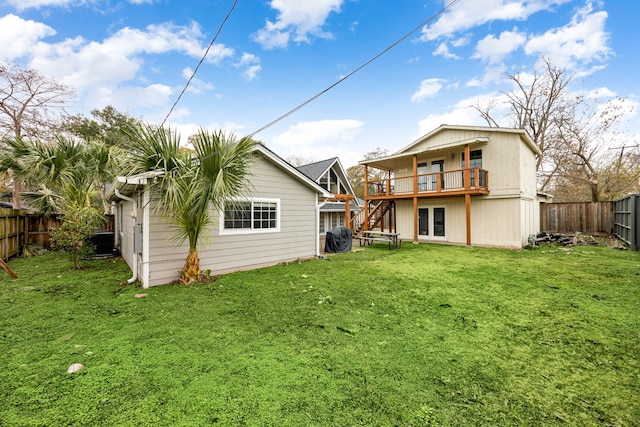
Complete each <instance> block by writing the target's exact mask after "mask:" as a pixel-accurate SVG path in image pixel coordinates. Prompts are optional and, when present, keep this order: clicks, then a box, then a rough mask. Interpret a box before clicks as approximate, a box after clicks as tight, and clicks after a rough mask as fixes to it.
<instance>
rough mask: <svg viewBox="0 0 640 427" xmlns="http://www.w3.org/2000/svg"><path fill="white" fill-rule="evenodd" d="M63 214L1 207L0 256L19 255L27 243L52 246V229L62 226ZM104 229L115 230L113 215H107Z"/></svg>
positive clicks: (7, 257) (11, 256)
mask: <svg viewBox="0 0 640 427" xmlns="http://www.w3.org/2000/svg"><path fill="white" fill-rule="evenodd" d="M60 217H61V215H52V216H49V217H44V216H42V215H39V214H29V213H27V212H26V211H23V210H16V209H0V256H1V257H2V259H4V260H7V259H9V258H13V257H16V256H19V255H20V254H21V253H22V248H23V247H24V246H25V245H36V246H41V247H43V248H48V247H50V246H51V230H52V229H54V228H57V227H59V226H60ZM103 230H104V231H113V215H107V218H106V221H105V223H104V226H103Z"/></svg>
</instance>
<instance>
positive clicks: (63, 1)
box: [6, 0, 86, 11]
mask: <svg viewBox="0 0 640 427" xmlns="http://www.w3.org/2000/svg"><path fill="white" fill-rule="evenodd" d="M85 3H86V1H85V0H6V4H8V5H10V6H13V7H15V8H16V9H17V10H19V11H23V10H26V9H39V8H41V7H45V6H60V7H65V6H72V5H81V4H85Z"/></svg>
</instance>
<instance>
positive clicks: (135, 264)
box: [115, 187, 138, 285]
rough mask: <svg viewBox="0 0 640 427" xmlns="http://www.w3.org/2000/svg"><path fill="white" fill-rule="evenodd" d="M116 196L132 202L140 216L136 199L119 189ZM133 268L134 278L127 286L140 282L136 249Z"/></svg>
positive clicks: (134, 210) (134, 211) (135, 211)
mask: <svg viewBox="0 0 640 427" xmlns="http://www.w3.org/2000/svg"><path fill="white" fill-rule="evenodd" d="M115 190H116V191H115V195H116V196H118V197H119V198H121V199H122V200H126V201H127V202H131V203H133V214H134V215H137V214H138V202H136V201H135V199H133V198H131V197H129V196H125V195H124V194H121V193H120V190H118V188H117V187H116V189H115ZM132 262H133V266H132V270H133V276H131V278H130V279H129V280H127V285H130V284H132V283H133V282H135V281H136V280H138V254H137V253H136V250H135V248H134V249H133V260H132Z"/></svg>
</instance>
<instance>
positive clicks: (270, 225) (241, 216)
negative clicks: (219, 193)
mask: <svg viewBox="0 0 640 427" xmlns="http://www.w3.org/2000/svg"><path fill="white" fill-rule="evenodd" d="M220 222H221V225H222V226H221V229H220V232H221V233H223V234H231V233H254V232H274V231H280V201H279V200H273V199H268V200H267V199H256V200H249V201H244V200H243V201H233V202H229V203H227V204H226V205H225V207H224V212H223V219H222V221H220Z"/></svg>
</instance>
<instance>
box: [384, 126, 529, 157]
mask: <svg viewBox="0 0 640 427" xmlns="http://www.w3.org/2000/svg"><path fill="white" fill-rule="evenodd" d="M447 130H467V131H477V132H501V133H513V134H517V135H519V136H520V139H521V140H522V142H524V143H525V144H526V145H527V146H528V147H529V148H530V149H531V151H533V152H534V153H535V154H541V153H540V150H539V149H538V147H537V146H536V144H535V143H534V142H533V139H531V136H529V133H528V132H527V131H526V130H524V129H520V128H502V127H491V126H461V125H440V126H438V127H437V128H435V129H434V130H432V131H431V132H429V133H427V134H426V135H423V136H421V137H420V138H418V139H416V140H415V141H413V142H412V143H411V144H409V145H407V146H406V147H404V148H402V149H401V150H399V151H397V152H396V153H395V154H400V153H407V152H410V151H411V149H412V148H413V147H415V146H416V145H419V144H421V143H422V142H424V141H426V140H427V139H430V138H432V137H434V136H436V135H437V134H439V133H441V132H445V131H447ZM472 139H473V140H475V139H476V138H472ZM467 142H468V141H454V142H452V143H451V144H450V146H452V147H455V146H457V145H464V144H466V143H467ZM471 142H472V141H471ZM439 148H442V147H439Z"/></svg>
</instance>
